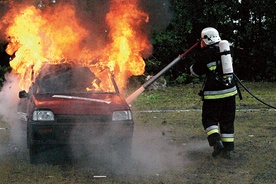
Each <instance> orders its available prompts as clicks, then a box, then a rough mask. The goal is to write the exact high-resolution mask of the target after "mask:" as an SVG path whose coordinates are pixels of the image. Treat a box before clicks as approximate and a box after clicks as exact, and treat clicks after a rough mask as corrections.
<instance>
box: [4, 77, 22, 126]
mask: <svg viewBox="0 0 276 184" xmlns="http://www.w3.org/2000/svg"><path fill="white" fill-rule="evenodd" d="M5 79H6V81H5V82H4V85H3V88H2V89H1V91H0V115H1V116H2V121H5V122H8V123H12V122H13V121H14V120H16V119H17V104H18V102H19V97H18V92H19V79H18V77H17V76H15V75H13V74H11V73H6V74H5Z"/></svg>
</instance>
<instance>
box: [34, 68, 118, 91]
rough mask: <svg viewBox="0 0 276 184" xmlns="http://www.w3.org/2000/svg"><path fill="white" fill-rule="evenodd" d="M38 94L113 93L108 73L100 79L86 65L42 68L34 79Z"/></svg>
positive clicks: (113, 87)
mask: <svg viewBox="0 0 276 184" xmlns="http://www.w3.org/2000/svg"><path fill="white" fill-rule="evenodd" d="M35 86H36V88H37V90H36V91H37V93H39V94H72V93H74V94H76V93H115V92H116V87H115V86H114V81H113V80H112V79H111V77H110V75H107V76H105V78H104V81H101V80H100V79H99V78H98V77H97V76H96V75H95V74H94V73H93V72H91V70H90V69H89V68H87V67H78V68H71V67H68V66H62V67H60V66H54V67H51V66H50V67H49V66H48V67H47V68H46V69H45V67H44V68H42V72H40V74H39V75H38V77H37V78H36V80H35Z"/></svg>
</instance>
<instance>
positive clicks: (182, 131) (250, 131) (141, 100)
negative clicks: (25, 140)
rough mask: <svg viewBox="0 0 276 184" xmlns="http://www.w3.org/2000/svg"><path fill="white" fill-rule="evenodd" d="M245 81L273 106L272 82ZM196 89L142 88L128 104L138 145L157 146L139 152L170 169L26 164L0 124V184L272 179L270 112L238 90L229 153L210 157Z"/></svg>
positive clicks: (275, 167)
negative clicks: (109, 170)
mask: <svg viewBox="0 0 276 184" xmlns="http://www.w3.org/2000/svg"><path fill="white" fill-rule="evenodd" d="M245 85H246V86H247V87H248V88H249V89H250V90H251V91H252V92H253V93H254V94H255V95H256V96H258V97H259V98H261V99H262V100H264V101H265V102H267V103H269V104H271V105H274V106H276V99H275V98H276V90H275V89H276V83H266V82H264V83H245ZM199 89H200V84H195V85H190V84H189V85H184V86H169V87H167V88H166V89H165V91H145V92H144V93H142V94H141V95H140V96H139V97H138V98H137V99H136V100H135V101H134V102H133V104H132V109H133V113H134V119H135V123H136V127H137V128H138V129H141V130H142V133H144V136H143V138H145V140H146V141H144V142H143V141H141V142H142V144H143V145H144V147H147V146H148V145H150V146H153V147H154V146H157V147H158V150H157V151H156V152H152V154H151V151H152V150H151V149H150V148H151V147H147V149H146V150H145V151H146V152H147V151H148V152H149V153H150V155H149V157H150V158H152V160H155V158H156V159H158V158H157V157H159V156H160V155H165V159H167V160H165V161H163V162H164V163H165V164H164V165H166V164H168V165H170V163H174V164H173V167H172V168H170V167H169V166H167V165H166V166H167V167H166V168H170V169H166V170H161V171H160V172H157V171H155V169H156V168H155V167H154V168H150V169H151V170H152V171H153V172H151V174H149V173H150V172H149V173H145V172H144V171H145V170H146V169H147V167H146V166H144V165H143V166H142V167H138V166H137V167H138V169H137V172H136V173H135V174H129V175H128V174H127V175H126V174H116V175H113V174H110V175H109V174H107V177H106V178H94V176H95V175H97V174H100V172H99V171H97V169H96V170H94V169H91V168H90V167H89V166H87V165H86V163H83V165H76V166H75V165H47V164H41V165H37V166H35V165H30V164H28V160H27V158H26V155H27V154H26V153H25V152H26V150H25V149H24V148H19V147H16V145H13V144H12V143H11V141H10V139H11V137H10V135H9V128H10V127H9V125H8V124H7V123H5V122H0V127H4V128H7V129H2V130H0V145H1V148H0V183H28V184H32V183H267V184H273V183H276V175H275V173H276V158H275V152H276V133H275V132H276V131H275V130H276V122H275V112H276V111H275V110H273V109H271V108H268V107H266V106H264V105H263V104H261V103H259V102H258V101H256V100H254V99H253V98H252V97H251V96H250V95H248V94H247V93H246V92H244V91H243V92H242V93H243V98H244V99H243V100H242V101H240V100H237V110H238V111H237V115H236V122H235V130H236V131H235V144H236V147H235V152H234V153H233V154H232V159H231V160H225V159H220V158H218V159H214V158H212V157H211V156H210V154H211V152H212V150H211V148H209V147H208V146H206V144H207V141H206V137H205V134H204V132H203V128H202V125H201V111H200V109H201V100H200V99H199V96H197V92H198V90H199ZM129 93H131V91H130V92H129ZM172 110H175V111H172ZM155 132H157V133H156V134H155ZM151 133H152V135H150V136H149V135H148V134H151ZM147 136H148V137H149V139H146V138H147ZM139 138H141V139H142V137H139ZM151 141H153V143H154V144H150V142H151ZM160 142H161V143H162V144H161V145H158V143H160ZM155 143H157V145H155ZM7 149H8V150H9V151H5V150H7ZM159 150H160V151H159ZM174 150H176V151H174ZM165 152H168V154H166V153H165ZM147 161H150V160H147ZM136 164H137V163H136ZM137 165H138V164H137ZM145 165H146V164H145ZM164 165H162V166H163V167H164ZM157 166H159V165H158V164H157ZM135 167H136V166H134V168H135Z"/></svg>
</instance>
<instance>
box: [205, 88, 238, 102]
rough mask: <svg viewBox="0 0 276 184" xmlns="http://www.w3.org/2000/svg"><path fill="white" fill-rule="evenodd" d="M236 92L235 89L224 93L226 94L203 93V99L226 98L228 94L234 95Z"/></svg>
mask: <svg viewBox="0 0 276 184" xmlns="http://www.w3.org/2000/svg"><path fill="white" fill-rule="evenodd" d="M236 94H237V90H235V91H233V92H231V93H226V94H218V95H205V96H204V99H206V100H210V99H220V98H226V97H230V96H234V95H236Z"/></svg>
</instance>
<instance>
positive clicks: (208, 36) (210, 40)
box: [201, 27, 221, 45]
mask: <svg viewBox="0 0 276 184" xmlns="http://www.w3.org/2000/svg"><path fill="white" fill-rule="evenodd" d="M201 39H202V40H203V41H204V43H205V44H206V45H213V44H215V43H218V42H220V41H221V39H220V36H219V32H218V31H217V30H216V29H215V28H212V27H207V28H204V29H203V30H202V31H201Z"/></svg>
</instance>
